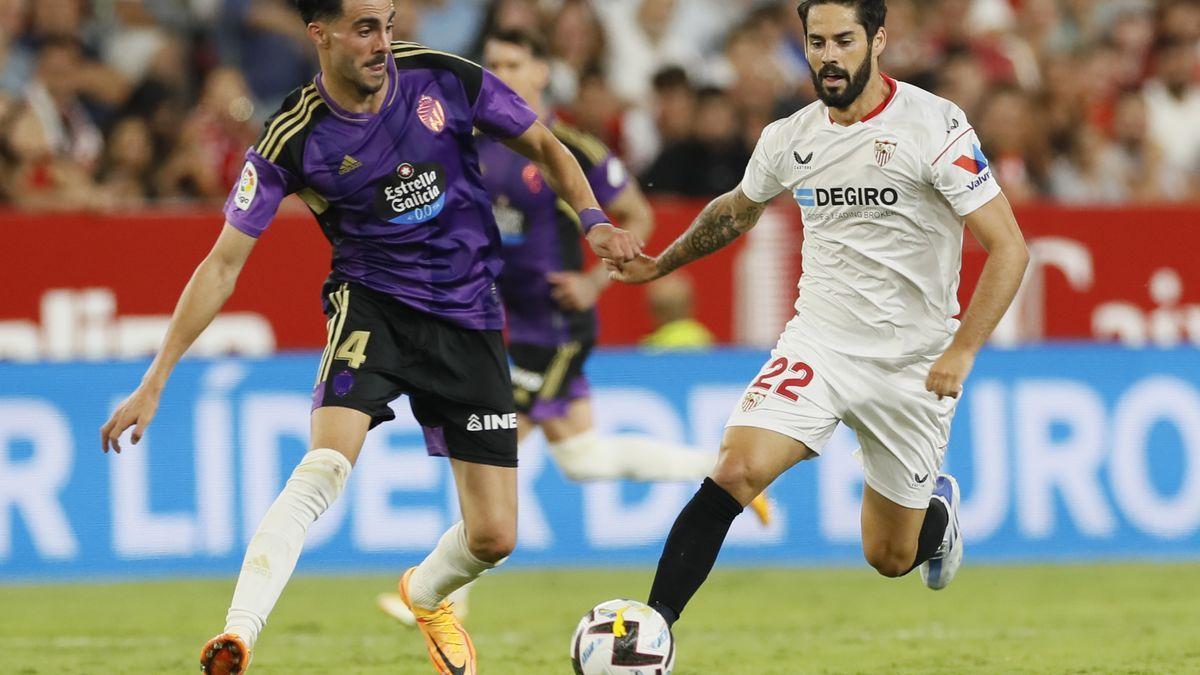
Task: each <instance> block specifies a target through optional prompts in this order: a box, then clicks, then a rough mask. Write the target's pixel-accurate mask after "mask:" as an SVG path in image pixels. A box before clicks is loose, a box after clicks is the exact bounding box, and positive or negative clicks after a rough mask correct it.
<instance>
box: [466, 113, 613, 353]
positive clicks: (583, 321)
mask: <svg viewBox="0 0 1200 675" xmlns="http://www.w3.org/2000/svg"><path fill="white" fill-rule="evenodd" d="M548 126H549V128H550V130H551V131H552V132H554V135H555V136H557V137H558V139H559V140H560V141H562V142H563V144H564V145H565V146H566V147H567V148H568V149H569V150H570V151H571V152H572V153H573V154H574V155H575V158H576V159H578V160H579V164H580V166H581V167H583V170H584V174H585V175H586V176H587V178H588V182H589V183H591V186H592V192H594V193H595V195H596V199H597V201H599V203H600V205H601V206H607V205H608V204H609V203H610V202H611V201H612V200H613V199H614V198H616V196H617V195H618V194H620V192H621V190H623V189H624V188H625V186H626V184H627V183H628V178H627V175H626V172H625V169H624V167H623V166H622V164H621V160H619V159H617V158H616V157H615V156H614V155H613V154H612V153H611V152H610V151H609V150H608V148H606V147H605V146H604V144H603V143H601V142H600V141H599V140H597V139H595V138H594V137H592V136H590V135H588V134H586V133H584V132H582V131H578V130H576V129H574V128H573V127H571V126H569V125H567V124H565V123H563V122H561V121H551V122H550V123H549V124H548ZM479 158H480V161H481V162H482V164H483V182H484V184H485V185H486V186H487V189H488V192H490V193H491V195H492V204H493V209H494V212H495V216H496V223H497V225H498V226H499V228H500V236H501V241H502V243H503V251H502V256H503V258H504V270H503V271H502V272H501V273H500V278H499V286H500V294H501V296H502V297H503V299H504V305H505V309H506V310H507V313H508V338H509V341H510V342H521V343H527V344H536V345H544V346H555V345H558V344H561V343H563V342H566V341H568V340H585V341H586V340H590V339H593V338H594V334H595V328H596V317H595V311H594V310H588V311H584V312H572V311H567V310H564V309H562V308H561V307H560V306H559V305H558V303H557V302H556V301H555V300H554V298H553V297H551V295H550V291H551V286H550V282H549V281H548V280H547V279H546V274H547V273H549V272H558V271H563V270H570V271H578V270H581V269H583V267H584V251H583V240H582V236H583V235H582V234H581V232H580V229H579V217H578V215H576V214H575V212H574V210H572V209H571V208H570V206H568V205H567V204H566V203H565V202H563V201H562V200H560V199H559V198H558V195H556V194H555V193H554V191H553V190H551V189H550V185H549V184H548V183H547V182H546V180H545V178H544V177H543V176H542V175H541V173H540V172H539V171H538V169H537V167H536V166H534V164H533V163H532V162H530V161H529V160H528V159H526V158H525V157H522V156H521V155H519V154H517V153H515V152H513V151H512V150H509V149H508V147H506V146H505V145H504V144H503V143H500V142H497V141H494V140H491V139H483V140H481V141H480V143H479Z"/></svg>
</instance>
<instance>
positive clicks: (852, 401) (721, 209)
mask: <svg viewBox="0 0 1200 675" xmlns="http://www.w3.org/2000/svg"><path fill="white" fill-rule="evenodd" d="M886 11H887V10H886V7H885V5H884V2H883V0H805V2H803V3H801V4H800V6H799V7H798V13H799V15H800V19H801V21H802V22H803V23H804V28H805V34H806V39H807V42H806V52H807V57H808V61H809V65H810V66H811V68H812V74H813V83H814V85H815V87H816V91H817V94H818V97H819V99H820V100H818V101H816V102H814V103H813V104H811V105H809V106H807V107H805V108H803V109H802V110H800V111H799V112H797V113H795V114H794V115H792V116H791V117H788V118H786V119H782V120H779V121H777V122H774V123H773V124H770V125H769V126H767V128H766V129H764V130H763V133H762V138H761V139H760V140H759V142H758V146H757V148H755V151H754V155H753V156H752V157H751V159H750V163H749V166H748V167H747V168H746V173H745V177H744V178H743V179H742V182H741V185H739V186H738V187H737V188H735V189H734V190H732V191H731V192H729V193H727V194H725V195H723V196H721V197H718V198H717V199H715V200H714V201H713V202H712V203H710V204H709V205H708V206H707V207H705V209H704V211H703V212H701V214H700V215H699V216H697V218H696V220H695V222H693V223H692V225H691V227H690V228H689V229H688V230H687V231H686V232H685V233H684V234H682V235H681V236H680V237H679V238H678V239H677V240H676V241H675V242H674V243H673V244H671V246H670V247H668V248H667V249H666V250H665V251H664V252H663V253H662V254H661V255H659V256H658V257H657V258H650V257H647V256H641V257H639V258H637V259H635V260H634V261H633V262H629V263H624V264H622V263H616V262H610V263H609V267H610V269H612V270H613V271H612V275H613V277H614V278H615V279H618V280H620V281H625V282H629V283H644V282H647V281H650V280H652V279H656V278H658V277H661V276H663V275H665V274H668V273H670V272H671V271H672V270H675V269H677V268H679V267H681V266H683V265H685V264H687V263H688V262H691V261H693V260H696V259H697V258H700V257H702V256H705V255H707V254H709V253H712V252H713V251H716V250H717V249H719V248H721V247H723V246H725V245H727V244H729V243H730V242H731V241H733V240H734V239H735V238H737V237H738V236H740V235H741V234H743V233H745V232H746V231H748V230H749V229H750V228H752V227H754V224H755V222H756V221H757V220H758V218H759V216H760V215H761V214H762V212H763V210H764V209H765V208H766V204H767V202H769V201H770V200H771V199H772V198H774V197H775V196H776V195H778V194H780V193H783V192H785V191H786V192H789V193H790V194H791V195H792V197H793V198H794V199H795V201H796V203H797V204H798V205H799V207H800V212H801V214H802V216H803V220H804V246H803V251H802V254H803V269H804V272H803V275H802V277H801V279H800V284H799V288H800V297H799V300H797V302H796V316H795V318H793V319H792V320H791V321H790V322H789V323H788V325H787V327H786V328H785V330H784V332H783V335H782V336H781V337H780V339H779V342H778V344H777V345H776V347H775V349H774V350H773V351H772V353H771V357H770V359H769V360H768V361H767V363H766V365H764V366H763V368H762V370H761V371H760V372H759V373H758V375H757V376H756V377H755V378H754V379H753V380H752V381H751V383H750V385H749V386H748V387H747V388H746V392H745V395H744V396H743V397H742V399H741V401H740V402H739V403H738V405H737V406H736V407H735V409H734V411H733V414H732V415H731V416H730V419H729V422H728V425H727V426H726V429H725V436H724V439H723V441H722V444H721V451H720V459H719V460H718V462H717V465H716V467H715V469H714V470H713V473H712V475H711V477H710V478H707V479H705V481H704V483H703V484H702V485H701V487H700V490H699V491H698V492H697V493H696V495H695V496H694V497H693V498H692V500H691V501H690V502H689V503H688V505H687V506H685V507H684V509H683V511H682V512H681V513H680V514H679V517H678V519H677V520H676V521H675V524H674V526H673V527H672V529H671V532H670V534H669V535H668V537H667V541H666V544H665V546H664V549H663V554H662V558H661V559H660V561H659V565H658V572H657V574H656V575H655V578H654V583H653V586H652V588H651V591H650V598H649V604H650V605H651V606H653V607H654V608H655V609H657V610H658V611H659V612H661V613H662V614H663V615H664V616H665V617H666V619H667V621H668V622H672V623H673V622H674V621H675V620H676V619H678V618H679V614H680V613H681V612H682V611H683V608H684V606H685V605H686V604H687V602H688V600H690V599H691V597H692V595H693V594H695V592H696V591H697V590H698V589H699V588H700V585H701V584H702V583H703V582H704V579H705V578H706V577H707V576H708V573H709V571H710V570H711V569H712V566H713V563H714V562H715V561H716V557H717V553H718V551H719V550H720V547H721V544H722V542H723V541H724V538H725V535H726V533H727V532H728V529H729V526H730V524H731V523H732V521H733V519H734V517H735V516H737V514H738V513H739V512H740V511H741V510H742V507H743V506H744V505H745V504H747V503H748V502H749V501H750V499H752V498H753V497H754V496H755V495H757V494H759V493H761V492H762V491H763V490H764V489H765V488H766V487H767V486H768V485H769V484H770V483H771V482H772V481H773V480H775V478H776V477H778V476H779V475H780V474H782V473H783V472H784V471H786V470H788V469H789V468H791V467H792V466H793V465H794V464H796V463H797V462H799V461H801V460H804V459H809V458H812V457H816V456H818V455H819V454H820V452H821V449H822V447H823V446H824V445H825V442H826V441H827V440H828V439H829V437H830V435H831V434H832V433H833V431H834V429H835V428H836V427H837V425H838V423H839V422H841V423H845V424H846V425H847V426H849V427H850V428H851V429H853V430H854V432H855V433H856V434H857V436H858V440H859V443H860V445H861V448H862V460H863V469H864V476H865V486H864V488H863V502H862V543H863V553H864V555H865V556H866V559H867V561H868V562H869V563H870V564H871V566H872V567H874V568H875V569H876V570H878V571H879V573H880V574H883V575H884V576H888V577H898V576H903V575H905V574H907V573H908V572H910V571H912V570H913V569H916V568H918V567H920V568H921V576H922V578H923V579H924V581H925V583H926V585H928V586H929V587H930V588H934V589H939V588H944V587H945V586H946V585H947V584H948V583H949V582H950V581H951V580H952V579H953V577H954V574H955V572H956V571H957V569H958V566H959V564H960V563H961V561H962V551H963V544H962V535H961V532H960V531H959V527H958V517H957V511H958V501H959V490H958V485H957V483H956V482H955V481H954V478H953V477H951V476H949V475H948V474H944V473H940V472H939V470H940V468H941V466H942V460H943V458H944V455H945V451H946V444H947V442H948V438H949V433H950V420H951V417H952V416H953V414H954V407H955V404H956V403H957V400H958V396H959V394H960V392H961V391H962V383H963V381H964V380H965V379H966V377H967V375H968V373H970V371H971V366H972V364H973V363H974V360H975V355H976V353H977V352H978V351H979V349H980V347H982V346H983V343H984V341H985V340H986V339H987V337H988V336H989V335H990V334H991V332H992V330H993V329H994V328H995V326H996V324H997V322H999V320H1000V318H1001V317H1002V316H1003V314H1004V312H1005V310H1006V309H1007V308H1008V306H1009V304H1010V302H1011V301H1012V298H1013V296H1014V294H1015V293H1016V291H1017V288H1018V286H1019V285H1020V282H1021V277H1022V275H1023V274H1024V271H1025V266H1026V264H1027V262H1028V252H1027V251H1026V248H1025V243H1024V240H1023V238H1022V236H1021V231H1020V229H1019V228H1018V227H1017V223H1016V219H1015V218H1014V217H1013V214H1012V210H1011V209H1010V207H1009V205H1008V201H1007V200H1006V199H1005V198H1004V195H1003V194H1002V193H1001V191H1000V187H999V186H998V185H997V184H996V179H995V177H994V176H993V174H992V171H991V168H990V167H989V166H988V161H987V159H986V158H985V157H984V155H983V152H982V151H981V150H980V147H979V140H978V138H977V137H976V135H975V132H974V131H973V130H972V128H971V125H970V123H969V122H968V121H967V119H966V117H965V116H964V115H963V112H962V110H960V109H959V108H958V107H957V106H956V105H954V104H953V103H951V102H950V101H947V100H944V99H941V98H938V97H937V96H934V95H933V94H930V93H928V92H926V91H923V90H921V89H919V88H917V87H914V86H912V85H909V84H905V83H903V82H896V81H895V80H893V79H891V78H889V77H887V76H886V75H884V74H882V73H880V71H879V63H878V59H879V55H880V53H882V52H883V50H884V47H885V46H886V45H887V32H886V30H884V28H883V23H884V17H885V14H886ZM964 222H965V224H966V227H968V228H970V229H971V232H972V234H973V235H974V236H975V238H976V239H977V240H978V241H979V243H980V244H982V245H983V247H984V248H985V249H986V250H987V252H988V259H987V263H986V265H985V266H984V269H983V275H982V276H981V277H980V279H979V284H978V286H977V287H976V289H975V293H974V296H973V298H972V300H971V303H970V306H969V307H968V309H967V311H966V313H965V314H964V315H963V318H962V322H961V324H960V322H959V321H958V320H957V319H955V316H957V315H958V314H959V305H958V301H957V291H958V283H959V268H960V263H961V258H962V238H963V225H964Z"/></svg>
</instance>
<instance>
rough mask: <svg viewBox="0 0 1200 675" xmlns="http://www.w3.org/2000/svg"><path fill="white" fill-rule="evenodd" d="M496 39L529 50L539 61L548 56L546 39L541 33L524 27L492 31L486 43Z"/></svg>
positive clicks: (485, 39)
mask: <svg viewBox="0 0 1200 675" xmlns="http://www.w3.org/2000/svg"><path fill="white" fill-rule="evenodd" d="M492 40H495V41H496V42H503V43H505V44H509V45H517V46H518V47H524V48H525V49H528V50H529V53H530V54H533V58H535V59H538V60H539V61H541V60H545V58H546V41H545V40H543V39H542V37H541V36H540V35H538V34H537V33H534V32H533V31H531V30H526V29H524V28H504V29H502V30H496V31H492V32H491V33H488V35H487V37H486V38H484V44H487V43H488V42H490V41H492Z"/></svg>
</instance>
